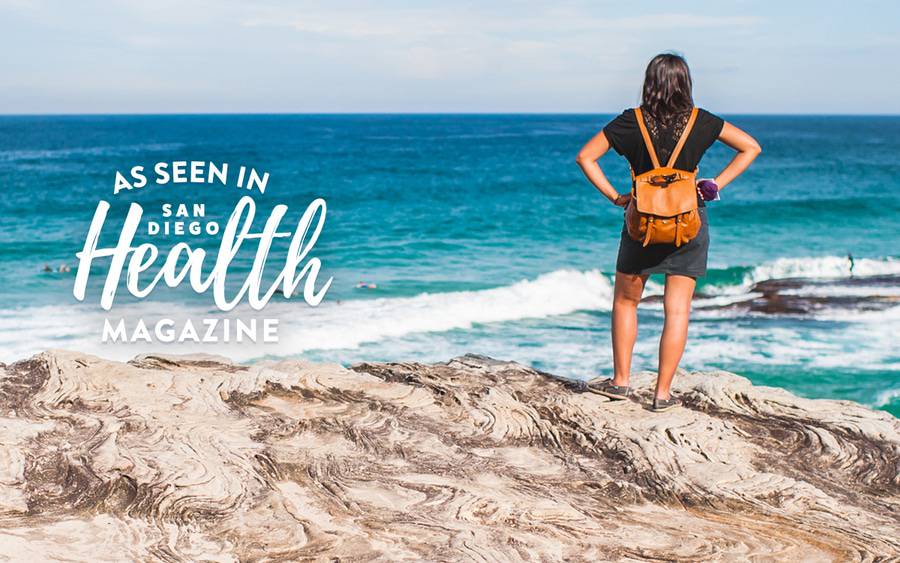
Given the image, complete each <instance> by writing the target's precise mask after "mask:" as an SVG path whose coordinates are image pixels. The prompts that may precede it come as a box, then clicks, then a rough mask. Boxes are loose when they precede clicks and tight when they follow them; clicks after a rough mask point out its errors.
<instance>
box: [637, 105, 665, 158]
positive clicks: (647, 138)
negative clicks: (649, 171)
mask: <svg viewBox="0 0 900 563" xmlns="http://www.w3.org/2000/svg"><path fill="white" fill-rule="evenodd" d="M634 118H635V119H636V120H637V124H638V128H639V129H640V130H641V136H642V137H644V145H645V146H646V147H647V153H648V154H649V155H650V162H652V163H653V168H659V159H658V158H656V149H654V148H653V141H651V140H650V133H648V132H647V126H646V125H645V124H644V114H643V113H642V112H641V108H634Z"/></svg>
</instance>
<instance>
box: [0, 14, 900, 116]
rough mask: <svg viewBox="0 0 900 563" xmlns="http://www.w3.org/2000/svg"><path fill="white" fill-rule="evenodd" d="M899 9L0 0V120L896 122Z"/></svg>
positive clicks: (899, 77)
mask: <svg viewBox="0 0 900 563" xmlns="http://www.w3.org/2000/svg"><path fill="white" fill-rule="evenodd" d="M898 24H900V2H896V1H888V0H882V1H869V0H856V1H854V2H832V1H819V2H810V1H806V0H782V1H768V0H759V1H743V0H730V1H729V0H719V1H705V2H700V1H692V0H679V1H678V2H671V1H669V2H662V1H655V0H652V1H642V0H632V1H630V2H625V1H622V0H616V1H594V2H581V1H570V0H557V1H547V2H536V1H530V0H519V1H492V2H487V1H485V2H466V1H441V2H438V1H427V0H422V1H419V2H413V1H405V2H403V1H395V0H383V1H380V2H342V1H337V0H336V1H327V2H326V1H322V2H305V1H302V0H300V1H286V0H283V1H277V0H270V1H259V2H253V1H234V0H219V1H211V0H210V1H204V0H145V1H125V0H105V1H95V0H80V1H76V2H72V1H66V0H57V1H49V0H46V1H45V0H0V49H2V52H3V53H4V54H3V57H2V58H0V113H2V114H23V113H25V114H35V113H37V114H43V113H53V114H59V113H102V114H106V113H283V112H290V113H294V112H296V113H306V112H329V113H330V112H338V113H341V112H389V113H392V112H404V113H407V112H411V113H416V112H426V113H430V112H564V113H582V112H584V113H612V112H617V111H621V110H622V109H624V108H626V107H630V106H633V105H634V104H635V103H636V102H637V101H638V99H639V95H640V87H641V81H642V78H643V71H644V68H645V66H646V64H647V62H648V61H649V59H650V58H651V57H652V56H653V55H655V54H657V53H659V52H662V51H675V52H678V53H680V54H682V55H684V56H685V57H686V58H687V60H688V63H689V64H690V65H691V71H692V74H693V77H694V93H695V101H696V102H697V104H698V105H701V106H703V107H706V108H708V109H710V110H712V111H716V112H720V113H850V114H859V113H874V114H897V113H900V72H898V71H900V33H898V32H897V25H898Z"/></svg>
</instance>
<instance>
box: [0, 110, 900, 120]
mask: <svg viewBox="0 0 900 563" xmlns="http://www.w3.org/2000/svg"><path fill="white" fill-rule="evenodd" d="M621 112H622V110H616V111H606V112H598V111H396V112H393V111H296V112H295V111H274V112H267V111H237V112H113V113H98V112H76V113H65V112H59V113H56V112H52V113H0V118H4V117H194V116H197V117H201V116H210V117H214V116H366V115H369V116H373V115H374V116H440V115H459V116H478V115H484V116H487V115H562V116H564V115H570V116H576V115H617V114H619V113H621ZM719 115H737V116H758V117H900V112H898V113H822V112H803V113H790V112H740V113H735V112H719Z"/></svg>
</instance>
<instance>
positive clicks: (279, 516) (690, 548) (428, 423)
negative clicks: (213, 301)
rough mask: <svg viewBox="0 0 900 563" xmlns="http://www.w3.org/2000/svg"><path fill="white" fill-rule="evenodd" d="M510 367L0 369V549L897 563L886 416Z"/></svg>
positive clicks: (833, 405)
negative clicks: (674, 397) (668, 406)
mask: <svg viewBox="0 0 900 563" xmlns="http://www.w3.org/2000/svg"><path fill="white" fill-rule="evenodd" d="M651 381H652V376H651V374H641V375H639V376H637V377H636V379H635V384H636V386H637V387H638V388H639V393H638V394H637V396H636V397H635V398H634V399H633V400H630V401H624V402H617V403H611V402H609V401H607V400H606V399H604V398H603V397H600V396H598V395H595V394H593V393H589V392H581V391H582V390H581V389H580V388H579V386H578V385H576V384H574V383H573V382H571V381H566V380H563V379H559V378H556V377H553V376H551V375H548V374H545V373H540V372H538V371H535V370H532V369H529V368H526V367H523V366H521V365H518V364H514V363H507V362H499V361H495V360H491V359H488V358H484V357H475V356H466V357H461V358H457V359H454V360H452V361H450V362H448V363H446V364H435V365H423V364H361V365H357V366H353V368H352V369H345V368H342V367H340V366H336V365H313V364H308V363H304V362H300V361H282V362H270V363H261V364H256V365H253V366H241V365H236V364H233V363H230V362H228V361H227V360H224V359H221V358H215V357H207V356H191V357H171V356H160V355H147V356H141V357H138V358H135V359H134V360H132V361H131V362H129V363H127V364H124V363H118V362H112V361H106V360H102V359H99V358H96V357H92V356H87V355H83V354H78V353H71V352H62V351H53V352H47V353H44V354H40V355H38V356H35V357H33V358H31V359H29V360H25V361H22V362H18V363H15V364H12V365H6V366H2V365H0V442H2V447H0V559H12V560H29V561H37V560H66V561H122V560H163V561H182V560H185V561H197V560H200V561H233V560H245V561H255V560H273V561H278V560H284V561H295V560H306V559H313V560H349V561H362V560H383V561H403V560H416V561H418V560H440V561H446V560H452V561H456V560H473V561H516V560H532V561H559V560H573V561H601V560H617V559H628V560H648V559H649V560H704V561H711V560H771V559H780V560H785V561H800V560H813V561H815V560H833V561H853V560H857V561H873V560H878V559H881V558H885V559H887V558H896V557H900V502H898V501H900V421H898V420H897V419H896V418H894V417H892V416H891V415H889V414H887V413H884V412H877V411H872V410H870V409H867V408H865V407H862V406H860V405H857V404H854V403H850V402H842V401H823V400H807V399H802V398H798V397H796V396H794V395H792V394H790V393H788V392H785V391H782V390H779V389H773V388H765V387H755V386H753V385H751V384H750V382H749V381H747V380H746V379H744V378H742V377H739V376H737V375H733V374H729V373H722V372H715V373H682V374H679V377H678V378H677V380H676V389H677V391H678V392H679V393H680V394H681V396H682V397H683V398H684V400H685V407H684V408H681V409H677V410H674V411H670V412H667V413H664V414H653V413H651V412H650V411H649V410H647V404H648V401H649V390H650V385H651Z"/></svg>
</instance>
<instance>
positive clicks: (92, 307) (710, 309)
mask: <svg viewBox="0 0 900 563" xmlns="http://www.w3.org/2000/svg"><path fill="white" fill-rule="evenodd" d="M610 117H611V116H596V115H416V116H384V115H353V116H325V115H321V116H283V115H278V116H274V115H273V116H140V117H138V116H132V117H128V116H118V117H111V116H110V117H103V116H99V117H96V116H91V117H0V187H2V189H3V194H4V197H3V199H2V201H0V216H2V217H3V221H2V222H0V283H2V287H3V288H4V289H3V292H2V294H0V360H2V361H11V360H15V359H20V358H22V357H25V356H26V355H28V354H31V353H33V352H36V351H38V350H41V349H45V348H48V347H70V348H76V349H80V350H84V351H88V352H91V353H96V354H99V355H104V356H108V357H115V358H127V357H130V356H131V355H133V354H134V353H136V352H138V351H140V349H139V347H138V346H124V345H121V344H104V343H101V342H100V337H99V334H100V328H101V327H102V318H103V317H106V316H115V317H125V318H129V319H133V318H137V317H138V316H145V317H153V316H154V315H159V314H162V313H163V312H169V311H173V310H175V311H177V312H179V313H181V314H184V315H187V316H192V315H193V316H204V315H209V314H213V313H214V312H213V311H212V305H211V299H210V297H209V296H208V295H195V294H194V293H193V292H191V291H190V290H189V289H186V288H179V289H175V290H170V289H166V288H160V289H158V290H157V291H154V293H153V294H152V296H151V297H150V298H149V299H148V300H145V301H143V302H137V301H136V300H135V299H133V298H128V296H127V295H124V294H123V293H124V292H123V291H121V290H120V295H119V297H117V299H116V305H115V306H114V308H113V310H112V311H110V312H109V313H106V312H103V311H101V310H100V308H99V306H98V299H99V298H98V293H99V286H100V284H101V283H102V281H103V280H102V275H103V274H104V269H103V268H101V267H96V268H95V269H94V272H93V274H92V277H91V279H90V283H89V292H88V299H87V300H86V301H85V302H84V303H78V302H77V301H76V300H75V299H74V298H73V297H72V285H73V282H74V275H75V274H74V266H75V263H76V260H75V258H74V255H75V253H76V252H77V251H79V250H80V249H81V247H82V245H83V243H84V237H85V234H86V232H87V228H88V225H89V224H90V220H91V218H92V215H93V212H94V209H95V207H96V205H97V202H98V200H101V199H103V200H106V201H110V202H111V203H112V205H113V207H112V210H111V212H110V221H111V223H112V225H111V226H110V227H109V228H110V229H111V230H114V231H118V228H117V227H115V225H116V224H121V220H122V217H123V215H124V212H125V209H126V207H127V204H128V203H130V202H132V201H135V202H138V203H140V204H141V205H142V206H144V208H145V210H146V213H147V214H148V215H149V214H151V211H152V212H153V213H156V211H155V210H156V209H158V207H159V205H161V204H162V203H163V202H179V201H185V202H194V201H203V202H205V203H206V205H207V209H208V214H209V215H212V216H216V217H217V218H219V219H221V221H222V222H223V223H224V220H225V217H226V216H227V214H228V213H230V210H231V209H232V208H233V207H234V204H235V202H236V201H237V200H238V198H239V197H240V195H242V192H241V191H240V190H236V189H233V188H225V187H220V186H207V185H201V186H177V187H173V186H160V187H156V186H152V187H148V188H145V189H143V190H136V191H135V192H132V193H123V194H120V195H118V196H113V195H112V186H113V179H114V175H115V171H116V170H122V171H126V170H128V169H129V168H130V167H131V166H133V165H136V164H143V165H145V166H147V167H148V168H149V167H151V166H152V165H153V164H154V163H155V162H158V161H172V160H203V161H212V162H229V163H231V164H232V165H241V164H244V165H247V166H252V167H254V168H256V169H257V170H259V171H268V172H269V173H270V175H271V176H270V180H269V184H268V188H267V190H266V193H265V194H264V195H261V196H258V197H256V200H257V204H258V205H259V206H260V208H261V211H262V210H268V209H269V208H271V206H273V205H275V204H279V203H284V204H287V205H288V206H289V208H290V210H291V213H292V214H293V215H292V217H295V218H296V217H298V216H299V214H300V213H301V212H302V210H303V209H304V208H305V207H306V205H307V204H308V203H309V202H310V201H311V200H312V199H313V198H316V197H322V198H324V199H325V200H326V201H327V204H328V214H327V219H326V224H325V229H324V231H323V233H322V236H321V238H320V239H319V242H318V243H317V245H316V248H315V251H314V253H313V254H314V255H316V256H318V257H319V258H320V259H321V260H322V262H323V265H324V267H323V274H322V275H323V278H324V277H327V276H334V280H335V281H334V284H333V286H332V288H331V289H330V290H329V292H328V294H327V297H326V299H325V302H323V303H322V304H321V305H320V306H319V307H317V308H311V307H308V306H307V305H306V304H304V303H303V302H302V301H296V300H293V301H290V300H284V299H279V300H277V301H275V302H273V303H271V304H270V306H269V307H268V308H267V309H266V312H267V313H270V314H271V315H272V316H277V317H279V318H280V319H282V324H281V329H280V334H281V342H280V343H279V344H277V345H266V346H249V345H243V346H239V345H231V346H222V347H215V346H212V347H211V346H210V345H205V346H200V347H196V348H192V349H186V348H185V347H177V346H172V345H163V344H159V343H156V344H154V345H152V346H150V349H154V350H158V349H160V348H164V349H165V348H172V350H173V351H179V352H181V351H210V352H215V353H225V354H227V355H230V356H232V357H235V358H237V359H241V360H252V359H255V358H261V357H281V356H291V357H295V356H296V357H306V358H310V359H314V360H328V361H338V362H343V363H349V362H354V361H358V360H362V359H365V360H401V359H402V360H427V361H433V360H444V359H447V358H449V357H451V356H453V355H458V354H462V353H465V352H475V353H482V354H488V355H491V356H495V357H500V358H508V359H514V360H518V361H521V362H524V363H528V364H531V365H534V366H536V367H539V368H541V369H545V370H548V371H553V372H556V373H560V374H563V375H569V376H573V377H588V376H593V375H596V374H598V373H601V374H602V373H609V372H610V371H611V358H610V351H609V349H608V348H609V343H608V341H609V319H608V310H609V300H610V295H611V285H610V274H611V273H612V271H613V269H614V264H615V254H616V247H617V244H618V237H619V229H620V226H621V213H620V211H619V210H617V209H616V208H614V207H612V206H611V205H609V204H607V203H606V201H605V200H604V199H603V198H602V197H601V196H600V195H599V194H598V193H597V192H596V191H595V190H594V189H593V188H591V187H590V186H589V185H588V184H587V183H586V181H584V180H583V179H582V177H581V174H580V171H579V170H578V169H577V167H576V166H575V164H574V155H575V154H576V152H577V151H578V149H579V148H580V146H581V145H582V144H583V143H584V141H585V140H587V139H588V138H589V137H590V136H591V135H593V134H594V133H595V132H596V131H597V130H598V129H599V128H600V127H601V126H602V125H603V124H604V123H605V122H606V121H607V120H608V119H609V118H610ZM725 117H726V118H727V119H728V120H730V121H732V122H734V123H735V124H737V125H738V126H740V127H742V128H745V129H746V130H747V131H749V132H750V133H751V134H753V135H754V136H755V137H757V138H758V139H759V141H760V143H761V144H762V145H763V148H764V153H763V155H762V156H761V157H760V158H759V160H758V161H757V163H755V164H754V165H753V167H752V168H751V169H750V171H748V172H747V173H746V174H745V175H744V176H742V177H741V178H740V179H739V180H737V181H736V182H735V183H734V184H732V185H731V186H729V188H728V189H727V190H726V191H725V192H724V193H723V199H722V201H719V202H715V203H714V204H712V205H711V206H710V212H709V217H710V223H711V227H712V230H711V240H712V243H711V253H710V268H711V269H710V273H709V276H708V277H707V278H706V279H704V280H702V281H701V283H700V286H699V288H698V290H699V291H700V292H701V293H703V294H704V297H702V298H700V299H698V301H697V303H696V306H695V315H694V322H693V324H692V326H691V340H690V342H689V345H688V349H687V351H686V354H685V358H684V361H683V364H682V365H683V366H684V367H685V368H687V369H708V368H722V369H727V370H731V371H735V372H737V373H741V374H743V375H746V376H748V377H750V378H751V379H752V380H753V381H754V382H757V383H762V384H766V385H777V386H781V387H785V388H788V389H790V390H792V391H795V392H797V393H800V394H802V395H806V396H810V397H837V398H846V399H853V400H856V401H861V402H863V403H866V404H869V405H873V406H877V407H879V408H884V409H887V410H889V411H890V412H893V413H894V414H900V351H898V346H897V336H896V335H897V334H898V329H900V310H898V307H897V306H896V305H894V306H889V307H881V308H879V309H878V310H868V311H863V310H862V309H863V308H865V307H866V304H867V303H869V302H871V301H872V300H873V299H875V298H876V297H881V301H882V302H884V299H885V298H888V299H894V298H896V297H897V296H898V295H900V282H898V281H897V280H898V276H900V251H898V244H900V230H898V229H897V227H896V217H897V216H898V212H900V161H898V159H897V154H900V118H898V117H838V116H805V117H790V116H787V117H786V116H777V117H776V116H725ZM729 156H730V151H729V150H728V149H727V148H725V147H723V146H716V147H714V148H713V149H712V150H711V151H710V152H709V153H708V155H707V157H706V158H705V159H704V161H703V162H702V163H701V175H708V176H712V175H714V174H715V173H716V172H717V171H718V170H719V169H720V168H721V167H722V166H723V165H724V164H725V163H726V162H727V160H728V158H729ZM601 164H602V165H603V167H604V169H605V170H606V171H607V173H608V175H609V176H610V178H611V179H612V180H613V182H614V184H616V185H617V186H618V187H619V189H620V191H624V190H625V189H627V179H628V172H627V167H626V164H625V162H624V161H623V160H621V159H620V158H619V157H617V156H616V155H609V156H606V157H604V159H603V160H602V161H601ZM107 234H108V235H109V237H111V238H109V240H114V237H113V236H112V234H109V233H105V236H106V235H107ZM171 240H172V241H173V242H174V241H175V240H176V239H175V238H171ZM189 242H190V244H192V245H195V246H197V245H202V246H204V247H205V248H208V249H209V250H210V251H212V252H214V251H215V249H216V248H217V239H216V238H214V237H206V236H201V237H194V238H191V239H190V240H189ZM283 247H284V244H282V245H281V246H279V247H278V248H283ZM848 253H852V254H853V256H854V258H855V262H856V266H855V270H854V273H855V274H856V277H855V278H854V279H855V280H856V282H855V284H852V283H851V280H849V274H850V272H849V262H848V261H847V259H846V256H847V254H848ZM273 254H274V252H273ZM250 258H251V257H250V256H247V255H242V256H240V257H239V259H238V261H237V264H236V267H237V270H236V273H235V274H234V275H235V276H237V275H239V274H240V270H241V269H243V270H244V271H245V272H246V269H247V268H248V267H249V264H250ZM61 263H66V264H69V265H71V266H73V271H72V272H69V273H58V272H52V273H44V272H42V271H41V269H42V267H43V266H44V264H50V265H52V267H53V268H54V269H55V268H56V267H57V266H58V265H59V264H61ZM868 275H879V276H881V278H879V280H880V281H879V282H878V283H877V284H876V283H872V284H865V283H862V284H860V282H859V280H860V278H865V277H866V276H868ZM795 277H800V278H808V279H810V280H812V281H813V282H816V283H819V282H821V285H815V284H813V285H810V284H806V285H804V284H800V286H799V288H797V289H794V290H792V291H794V293H795V294H798V295H801V296H805V297H816V296H819V297H821V296H822V295H827V296H831V297H837V298H840V299H836V300H833V301H834V302H822V303H821V306H820V307H818V308H817V309H816V310H815V311H813V312H810V313H802V314H801V313H788V312H781V313H765V314H762V313H751V312H747V310H746V309H745V308H741V307H732V306H729V304H733V303H741V302H744V301H747V300H749V299H751V298H752V297H753V295H752V294H750V289H751V287H752V285H753V283H755V282H760V281H765V280H773V279H775V280H777V279H786V278H795ZM358 280H366V281H370V282H374V283H377V286H378V287H377V289H373V290H359V289H355V287H354V286H355V284H356V282H357V281H358ZM885 280H886V281H885ZM661 282H662V280H661V279H658V280H655V281H654V282H653V283H651V285H650V286H649V287H648V293H649V294H658V293H659V292H660V290H661V285H660V284H661ZM811 283H812V282H811ZM235 314H241V313H240V312H236V313H235ZM660 322H661V310H660V307H659V305H658V303H653V302H650V303H648V304H647V305H646V307H644V308H643V310H642V311H641V333H640V336H639V341H638V345H637V349H636V362H635V368H636V369H652V368H653V367H654V356H655V351H656V339H657V338H658V334H659V327H660Z"/></svg>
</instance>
